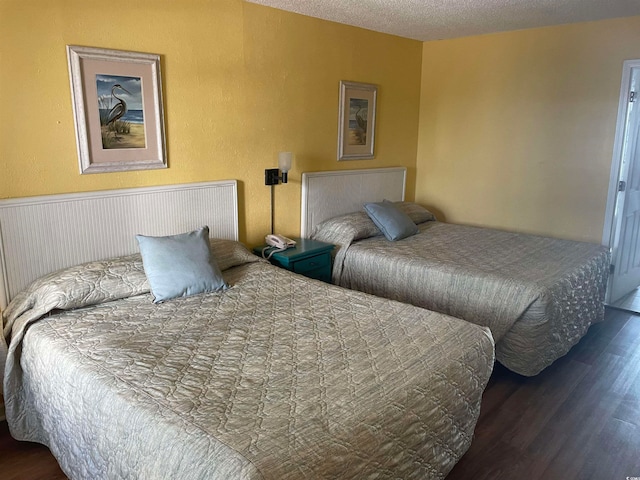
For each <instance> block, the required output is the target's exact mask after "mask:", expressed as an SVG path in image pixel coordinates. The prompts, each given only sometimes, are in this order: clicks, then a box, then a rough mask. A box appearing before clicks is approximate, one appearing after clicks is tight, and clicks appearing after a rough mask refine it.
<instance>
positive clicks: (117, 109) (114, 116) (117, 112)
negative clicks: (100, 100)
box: [107, 83, 131, 137]
mask: <svg viewBox="0 0 640 480" xmlns="http://www.w3.org/2000/svg"><path fill="white" fill-rule="evenodd" d="M118 90H122V91H123V92H126V93H128V94H129V95H131V92H129V91H128V90H127V89H126V88H124V87H123V86H122V85H120V84H119V83H116V84H115V85H114V86H113V87H111V96H112V97H113V98H115V99H116V100H118V103H116V104H115V105H114V106H113V107H112V108H111V110H109V114H108V115H107V126H108V125H109V124H111V123H113V124H114V125H113V127H114V132H115V134H116V137H117V136H118V129H117V128H116V126H115V122H116V120H119V119H120V118H122V117H123V116H124V114H125V113H127V102H125V101H124V99H122V98H120V97H119V96H117V95H116V91H118Z"/></svg>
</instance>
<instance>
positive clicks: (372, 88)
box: [338, 80, 378, 160]
mask: <svg viewBox="0 0 640 480" xmlns="http://www.w3.org/2000/svg"><path fill="white" fill-rule="evenodd" d="M377 96H378V87H377V86H376V85H372V84H369V83H356V82H347V81H344V80H342V81H340V107H339V125H338V160H355V159H363V158H374V154H373V145H374V136H375V124H376V101H377Z"/></svg>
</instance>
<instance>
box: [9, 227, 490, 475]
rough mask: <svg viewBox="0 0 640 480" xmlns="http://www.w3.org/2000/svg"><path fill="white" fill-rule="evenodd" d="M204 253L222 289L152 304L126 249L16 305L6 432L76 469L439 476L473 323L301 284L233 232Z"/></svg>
mask: <svg viewBox="0 0 640 480" xmlns="http://www.w3.org/2000/svg"><path fill="white" fill-rule="evenodd" d="M196 236H197V235H196ZM203 252H204V253H203ZM203 252H200V253H199V254H198V255H201V254H204V255H205V256H207V255H208V254H207V252H206V251H203ZM210 253H211V259H210V261H211V262H212V263H215V265H214V266H215V267H216V268H215V269H214V270H216V269H217V271H219V272H220V273H221V275H222V283H219V282H218V283H215V282H214V284H212V285H205V286H204V287H202V288H201V290H202V293H193V292H186V291H182V290H179V289H178V290H177V291H175V292H174V293H173V294H171V296H172V297H173V298H166V297H163V298H159V295H156V294H154V292H153V289H154V287H153V286H151V285H150V284H149V282H148V281H147V275H146V274H145V271H146V270H148V267H150V266H151V265H148V262H149V261H153V258H151V259H149V258H147V257H145V258H144V263H143V259H142V258H141V256H140V255H137V254H136V255H131V256H126V257H118V258H114V259H110V260H104V261H95V262H91V263H88V264H83V265H80V266H76V267H71V268H68V269H65V270H62V271H59V272H56V273H52V274H49V275H47V276H46V277H43V278H40V279H39V280H36V281H35V282H34V283H32V284H31V286H30V287H29V288H27V289H26V290H24V291H23V292H22V293H20V294H18V295H17V296H16V297H15V298H13V300H12V302H11V303H10V305H9V307H8V308H7V309H6V310H5V311H4V312H3V320H4V333H5V339H6V340H8V342H9V344H8V345H9V348H8V352H7V363H6V372H5V378H4V396H5V402H6V413H7V420H8V422H9V426H10V430H11V433H12V435H13V436H14V437H15V438H17V439H19V440H28V441H33V442H39V443H43V444H45V445H48V446H49V448H50V449H51V451H52V452H53V454H54V455H55V457H56V458H57V459H58V461H59V463H60V465H61V467H62V469H63V470H64V472H65V473H66V474H67V475H68V476H69V477H70V478H74V479H91V480H95V479H125V478H126V479H136V478H138V479H152V478H153V479H162V478H167V479H177V478H179V479H181V480H187V479H205V478H206V479H224V480H229V479H277V480H283V479H300V478H324V479H338V478H360V479H366V478H376V479H382V478H403V479H412V478H413V479H442V478H444V477H445V476H446V474H447V473H448V472H449V471H450V470H451V468H452V467H453V465H454V464H455V463H456V461H457V460H458V459H459V458H460V457H461V456H462V455H463V453H464V452H465V451H466V450H467V449H468V447H469V445H470V443H471V440H472V436H473V430H474V426H475V423H476V421H477V418H478V415H479V409H480V400H481V396H482V392H483V390H484V388H485V386H486V383H487V381H488V378H489V376H490V374H491V370H492V367H493V360H494V344H493V340H492V337H491V334H490V332H489V330H488V329H487V328H484V327H479V326H476V325H472V324H470V323H467V322H464V321H461V320H459V319H456V318H452V317H449V316H446V315H443V314H439V313H435V312H431V311H428V310H425V309H422V308H418V307H414V306H411V305H407V304H403V303H400V302H395V301H391V300H387V299H382V298H378V297H374V296H371V295H367V294H364V293H361V292H356V291H352V290H347V289H342V288H339V287H336V286H333V285H328V284H326V283H323V282H319V281H315V280H310V279H307V278H305V277H302V276H299V275H296V274H293V273H291V272H288V271H285V270H282V269H278V268H276V267H274V266H272V265H270V264H269V263H268V262H265V261H263V260H261V259H259V258H258V257H256V256H254V255H251V254H250V253H249V252H248V251H247V250H246V249H245V248H244V247H243V246H242V245H241V244H239V243H237V242H234V241H213V242H212V247H211V251H210ZM198 255H196V257H197V256H198ZM185 258H186V260H185ZM193 258H194V257H193V256H191V255H187V256H186V257H184V258H183V259H182V260H180V261H181V262H184V261H191V260H193ZM153 267H154V268H155V267H159V266H158V265H157V264H156V265H154V266H153ZM159 270H162V268H159ZM217 271H216V272H214V276H215V275H217ZM155 273H156V274H157V273H158V272H157V271H156V272H155ZM206 275H208V273H207V274H206ZM156 293H157V292H156Z"/></svg>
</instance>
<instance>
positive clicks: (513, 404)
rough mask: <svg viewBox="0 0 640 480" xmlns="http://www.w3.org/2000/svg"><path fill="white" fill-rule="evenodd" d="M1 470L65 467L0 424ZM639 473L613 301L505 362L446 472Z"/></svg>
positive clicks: (639, 431)
mask: <svg viewBox="0 0 640 480" xmlns="http://www.w3.org/2000/svg"><path fill="white" fill-rule="evenodd" d="M0 452H1V454H0V477H1V478H3V479H6V480H10V479H11V480H12V479H29V480H39V479H47V480H58V479H65V478H66V477H65V476H64V475H63V473H62V472H61V471H60V469H59V468H58V465H57V463H56V461H55V460H54V458H53V457H52V456H51V454H50V453H49V451H48V450H47V448H46V447H43V446H40V445H35V444H29V443H23V442H16V441H15V440H13V439H12V438H11V437H10V435H9V433H8V430H7V426H6V423H5V422H2V423H1V424H0ZM627 477H640V316H634V315H631V314H629V313H625V312H622V311H618V310H608V311H607V319H606V321H605V322H604V323H600V324H598V325H594V326H592V327H591V329H590V330H589V333H588V334H587V335H586V336H585V337H584V338H583V339H582V340H581V341H580V343H579V344H578V345H576V346H575V347H574V348H573V349H572V350H571V351H570V352H569V354H568V355H567V356H565V357H563V358H562V359H560V360H559V361H557V362H555V363H554V364H553V365H552V366H551V367H549V368H547V369H546V370H545V371H544V372H542V373H541V374H540V375H537V376H536V377H531V378H526V377H521V376H519V375H516V374H514V373H511V372H509V371H508V370H507V369H505V368H503V367H501V366H500V365H497V366H496V368H495V370H494V373H493V375H492V377H491V380H490V382H489V386H488V387H487V390H486V391H485V394H484V397H483V401H482V412H481V414H480V420H479V421H478V425H477V428H476V434H475V439H474V441H473V444H472V445H471V448H470V449H469V451H468V452H467V454H466V455H465V456H464V457H463V458H462V459H461V460H460V462H459V463H458V465H456V467H455V468H454V469H453V471H452V472H451V473H450V474H449V476H447V480H470V479H473V480H483V479H487V480H488V479H491V480H514V479H523V480H538V479H540V480H542V479H544V480H556V479H558V480H560V479H562V480H572V479H575V480H589V479H591V480H601V479H607V480H608V479H611V480H625V479H626V478H627Z"/></svg>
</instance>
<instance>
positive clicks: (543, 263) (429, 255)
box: [313, 207, 609, 376]
mask: <svg viewBox="0 0 640 480" xmlns="http://www.w3.org/2000/svg"><path fill="white" fill-rule="evenodd" d="M405 208H406V207H405ZM418 227H419V230H420V231H419V233H418V234H416V235H413V236H411V237H408V238H405V239H403V240H400V241H397V242H390V241H388V240H386V239H385V238H384V237H383V236H381V233H380V232H379V231H378V230H377V229H376V227H375V225H374V224H373V222H371V220H370V219H369V218H368V217H367V216H366V214H365V213H363V212H356V213H353V214H348V215H345V216H342V217H336V218H334V219H331V220H329V221H327V222H325V223H324V224H322V225H320V226H319V227H318V228H317V230H316V231H315V232H314V235H313V238H316V239H317V240H324V241H328V242H331V243H334V244H336V245H338V249H337V251H336V254H335V259H334V269H333V281H334V283H336V284H338V285H341V286H343V287H346V288H351V289H355V290H360V291H363V292H367V293H370V294H374V295H379V296H381V297H385V298H390V299H395V300H399V301H402V302H408V303H411V304H413V305H417V306H421V307H424V308H427V309H430V310H434V311H437V312H442V313H446V314H448V315H452V316H455V317H458V318H462V319H465V320H467V321H470V322H472V323H475V324H478V325H483V326H487V327H489V328H490V329H491V333H492V334H493V337H494V340H495V342H496V359H497V360H498V361H499V362H500V363H502V364H503V365H505V366H506V367H507V368H509V369H510V370H512V371H515V372H517V373H519V374H522V375H527V376H532V375H536V374H538V373H539V372H540V371H541V370H543V369H544V368H545V367H547V366H548V365H550V364H551V363H552V362H553V361H555V360H556V359H558V358H559V357H561V356H563V355H564V354H566V353H567V352H568V351H569V349H570V348H571V347H572V346H573V345H574V344H576V343H577V342H578V341H579V339H580V338H582V336H583V335H584V334H585V333H586V331H587V329H588V328H589V326H590V325H591V324H593V323H596V322H599V321H601V320H603V319H604V296H605V290H606V284H607V277H608V271H609V253H608V250H607V249H606V248H605V247H603V246H601V245H596V244H591V243H586V242H577V241H569V240H561V239H554V238H548V237H541V236H535V235H527V234H518V233H512V232H506V231H500V230H495V229H489V228H478V227H470V226H464V225H454V224H448V223H442V222H437V221H426V222H423V223H420V224H419V225H418Z"/></svg>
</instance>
